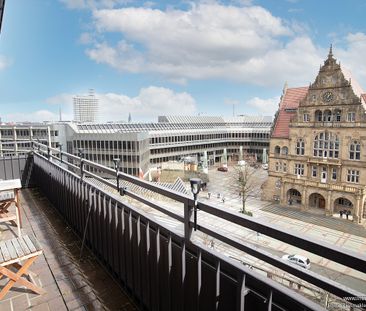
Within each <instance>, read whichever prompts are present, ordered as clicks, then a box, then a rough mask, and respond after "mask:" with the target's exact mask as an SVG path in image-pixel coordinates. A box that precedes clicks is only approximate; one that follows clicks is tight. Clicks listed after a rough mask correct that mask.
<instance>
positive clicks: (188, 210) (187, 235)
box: [184, 199, 192, 242]
mask: <svg viewBox="0 0 366 311" xmlns="http://www.w3.org/2000/svg"><path fill="white" fill-rule="evenodd" d="M189 202H190V200H188V199H187V200H186V201H185V202H184V239H185V240H186V242H189V241H190V240H191V236H192V228H191V226H190V221H191V217H192V206H191V205H190V204H189Z"/></svg>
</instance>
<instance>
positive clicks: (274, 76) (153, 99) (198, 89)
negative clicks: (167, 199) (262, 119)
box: [0, 0, 366, 122]
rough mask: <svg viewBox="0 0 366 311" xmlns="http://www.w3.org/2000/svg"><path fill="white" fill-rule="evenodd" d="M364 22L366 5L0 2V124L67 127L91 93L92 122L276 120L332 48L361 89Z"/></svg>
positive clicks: (365, 80)
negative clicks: (95, 114) (96, 113)
mask: <svg viewBox="0 0 366 311" xmlns="http://www.w3.org/2000/svg"><path fill="white" fill-rule="evenodd" d="M364 12H366V1H364V0H349V1H343V0H323V1H319V0H318V1H314V0H271V1H270V0H251V1H250V0H232V1H177V0H176V1H134V0H27V1H23V0H7V1H6V5H5V13H4V19H3V26H2V32H1V35H0V85H1V87H0V88H1V96H0V117H1V118H2V121H3V122H12V121H26V120H27V121H43V120H57V119H58V118H59V113H58V111H59V109H60V108H61V110H62V117H63V119H64V120H65V119H71V118H72V97H73V96H74V95H75V94H86V93H88V90H89V89H90V88H92V89H94V90H95V92H96V94H97V96H98V97H99V98H100V106H101V107H100V121H106V120H114V121H117V120H123V121H126V120H127V118H128V113H129V112H130V113H131V115H132V119H133V121H138V120H152V121H156V118H157V116H158V115H163V114H187V115H191V114H194V115H197V114H201V115H221V116H231V115H232V113H233V108H232V107H233V105H234V106H235V113H236V114H250V115H273V113H274V111H275V110H276V108H277V105H278V100H279V97H280V95H281V92H282V88H283V85H284V83H285V82H286V81H287V82H288V85H289V86H290V87H292V86H293V87H295V86H306V85H308V84H309V82H311V81H313V80H314V78H315V76H316V74H317V71H318V69H319V65H320V64H321V63H322V62H323V60H324V59H325V58H326V56H327V53H328V50H329V45H330V43H333V47H334V48H333V52H334V55H335V57H336V58H337V59H338V60H339V61H341V63H342V66H343V65H344V66H345V67H347V68H348V69H350V70H351V72H352V73H353V76H354V77H355V78H356V79H357V80H358V82H359V83H360V84H361V86H363V88H364V89H366V62H365V56H364V55H365V51H366V21H365V18H364Z"/></svg>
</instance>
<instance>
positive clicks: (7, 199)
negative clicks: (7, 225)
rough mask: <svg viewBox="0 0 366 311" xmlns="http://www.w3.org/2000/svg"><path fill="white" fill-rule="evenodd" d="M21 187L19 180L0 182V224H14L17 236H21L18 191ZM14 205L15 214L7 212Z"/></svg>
mask: <svg viewBox="0 0 366 311" xmlns="http://www.w3.org/2000/svg"><path fill="white" fill-rule="evenodd" d="M21 187H22V185H21V183H20V179H12V180H1V181H0V222H6V221H11V222H15V223H16V225H17V227H18V236H21V234H22V232H21V229H20V228H21V226H22V219H21V214H20V196H19V189H20V188H21ZM13 203H14V204H15V214H13V213H10V212H9V211H8V209H9V207H10V206H11V205H12V204H13Z"/></svg>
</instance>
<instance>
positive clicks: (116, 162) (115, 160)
mask: <svg viewBox="0 0 366 311" xmlns="http://www.w3.org/2000/svg"><path fill="white" fill-rule="evenodd" d="M113 162H114V169H115V171H116V182H117V191H119V162H120V159H119V158H114V159H113Z"/></svg>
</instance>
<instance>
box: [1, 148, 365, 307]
mask: <svg viewBox="0 0 366 311" xmlns="http://www.w3.org/2000/svg"><path fill="white" fill-rule="evenodd" d="M33 144H34V145H35V146H36V147H35V148H34V150H33V152H32V153H30V154H29V156H27V157H13V158H10V159H9V158H7V159H5V158H2V159H0V178H3V179H12V178H19V177H20V178H21V179H22V181H23V186H24V189H23V190H22V202H23V208H24V214H25V215H26V218H27V221H28V222H27V224H25V225H24V228H23V232H26V233H32V232H33V233H34V234H35V236H36V237H37V239H39V241H40V243H41V245H42V246H43V250H44V255H43V257H42V258H40V259H38V261H36V264H37V266H33V267H35V268H36V269H34V270H35V271H34V272H36V273H37V274H38V276H37V277H39V279H40V280H41V283H42V286H43V288H45V289H46V290H47V294H45V295H41V296H37V297H35V296H32V295H33V294H31V293H29V292H27V291H26V292H22V290H21V289H19V290H18V291H16V290H14V291H11V292H10V293H9V294H8V295H9V296H11V295H14V296H16V295H25V297H28V298H29V297H30V298H29V301H30V304H29V301H28V300H27V299H28V298H22V299H23V303H24V305H19V307H18V308H17V309H16V310H26V309H27V308H29V306H31V307H34V308H35V306H36V305H35V304H34V305H33V304H32V303H33V301H36V300H37V299H39V300H40V301H42V300H44V302H45V303H48V307H49V308H50V309H51V307H52V306H53V304H52V299H54V298H55V297H54V296H53V295H56V297H60V298H61V299H59V303H60V305H62V303H64V307H65V308H68V309H70V310H71V309H73V308H74V307H75V306H74V305H72V306H68V305H67V303H68V302H69V299H71V297H74V296H72V295H71V296H69V297H68V298H66V297H65V295H66V294H65V292H66V293H69V292H73V290H74V288H76V287H78V286H79V285H80V284H84V283H83V282H85V283H87V284H88V285H89V286H90V290H91V292H93V293H95V296H96V297H98V299H97V300H98V302H100V303H101V304H102V307H106V308H109V309H117V308H115V305H116V304H118V305H119V308H118V309H121V308H123V306H125V309H126V310H134V309H133V308H137V309H141V310H198V309H200V310H244V309H246V310H291V311H296V310H324V309H323V308H322V307H321V306H320V305H319V303H322V304H324V301H322V302H319V301H318V302H316V301H317V300H316V299H315V297H314V296H312V295H309V291H308V289H309V288H317V289H318V290H319V291H318V292H324V291H326V292H327V293H329V295H330V296H331V297H332V299H334V301H338V303H339V305H340V306H341V305H342V304H344V306H345V307H346V308H349V306H350V305H349V302H347V301H345V300H342V297H351V298H352V297H355V298H354V299H355V300H353V303H360V302H362V301H360V299H362V296H363V294H362V293H360V292H358V291H357V290H354V289H351V288H348V287H346V286H344V285H341V284H339V283H337V282H335V281H334V280H330V279H327V278H326V277H324V276H321V275H319V274H316V273H314V272H311V271H308V270H305V269H302V268H298V267H297V266H294V265H291V264H289V263H287V262H285V261H283V260H282V259H280V258H278V257H276V256H273V255H271V254H269V253H268V252H266V251H265V250H263V249H261V248H258V247H256V246H255V245H252V244H249V243H244V242H242V241H239V240H238V239H235V237H234V236H231V235H228V234H223V233H222V232H221V231H220V229H219V228H220V226H225V227H228V228H230V227H233V228H234V227H235V228H236V229H235V230H236V232H239V231H240V228H247V229H250V230H253V231H254V232H258V233H260V234H263V235H266V236H268V237H270V238H273V239H276V240H279V241H282V242H283V243H287V244H290V245H294V246H296V247H298V248H300V249H304V250H306V251H309V252H312V253H314V254H317V255H319V256H322V257H324V258H327V259H329V260H331V261H334V262H337V263H339V264H342V265H345V266H347V267H349V268H350V269H355V270H357V271H359V272H361V273H366V256H364V255H360V254H358V253H354V252H352V251H348V250H345V249H343V248H340V247H336V246H333V245H330V244H326V243H324V242H322V241H318V240H315V239H312V238H309V237H306V236H301V237H299V236H297V235H296V234H293V233H292V232H290V231H287V230H283V229H282V228H279V227H276V226H275V225H270V224H267V223H266V222H262V221H259V220H256V219H255V218H252V217H248V216H246V215H242V214H238V213H232V212H230V211H227V210H226V209H224V208H220V207H217V206H214V205H210V204H206V203H204V202H201V201H198V203H197V208H198V210H199V214H198V222H197V226H196V227H197V231H195V230H194V221H193V211H194V206H195V202H194V200H193V199H192V198H191V197H190V196H187V195H184V194H180V193H177V192H174V191H170V190H167V189H166V188H163V187H160V186H158V185H154V184H151V183H148V182H145V181H143V180H140V179H138V178H135V177H133V176H130V175H126V174H123V173H120V172H118V173H116V171H114V170H112V169H109V168H107V167H104V166H102V165H99V164H97V163H93V162H91V161H88V160H85V159H83V158H78V157H76V156H74V155H71V154H67V153H65V152H62V157H61V158H59V157H57V156H56V155H53V154H52V152H54V153H55V154H56V153H57V154H60V153H59V150H56V149H52V148H47V147H46V146H43V145H40V144H37V143H33ZM67 159H72V161H73V163H72V164H71V163H67V162H66V161H67ZM87 166H88V167H92V168H94V169H97V170H99V171H102V172H103V174H104V175H107V174H109V175H110V177H111V179H109V180H107V179H104V178H101V177H100V176H98V175H95V174H93V173H92V172H89V171H87V170H86V169H85V167H87ZM96 181H98V182H96ZM116 184H117V185H119V186H118V187H117V188H116ZM31 185H33V186H36V187H37V188H27V186H31ZM146 193H148V194H149V195H145V194H146ZM151 193H155V194H156V195H158V196H159V197H164V198H165V199H164V201H161V200H157V199H156V196H154V197H153V196H151ZM162 202H163V203H162ZM152 211H155V212H156V213H159V215H162V216H164V215H165V216H164V217H165V218H166V219H169V220H171V221H174V222H175V223H177V224H178V225H177V226H176V228H175V229H172V228H170V227H169V226H168V225H166V224H165V223H164V222H161V221H158V220H157V219H156V218H154V217H153V216H152V214H153V213H152ZM203 213H204V214H206V215H208V216H209V217H211V218H212V219H216V223H221V225H218V226H211V225H210V223H212V222H206V221H202V218H201V219H200V215H202V214H203ZM10 231H11V230H10V229H9V232H10ZM53 234H55V237H54V236H53ZM64 234H65V236H64ZM206 236H208V237H209V238H213V239H215V241H217V242H220V243H223V244H225V245H227V246H228V247H231V248H233V249H235V250H238V251H240V252H243V253H246V254H249V255H251V256H253V257H255V258H257V259H260V260H261V261H262V262H263V265H264V264H266V265H270V266H271V267H273V268H272V270H271V271H272V272H271V273H269V272H266V274H265V275H264V274H263V273H260V272H259V270H252V269H251V268H250V267H248V266H246V265H243V264H242V263H240V261H236V260H233V259H232V258H230V257H228V256H227V255H225V254H224V253H221V252H219V251H218V250H216V249H212V248H210V247H208V246H206V245H205V243H202V240H203V239H202V237H206ZM1 238H3V236H1ZM82 245H84V253H83V255H82V258H83V260H82V261H81V262H82V263H84V262H86V264H85V265H84V264H81V263H80V261H79V260H78V256H79V255H80V248H81V247H82ZM65 249H66V251H65V252H64V250H65ZM72 256H73V257H72ZM45 265H47V269H48V270H46V268H44V267H45ZM99 265H100V266H102V267H103V269H102V268H99V267H100V266H99ZM80 266H82V267H83V269H84V270H83V271H82V273H79V269H80ZM275 271H284V272H286V273H288V274H290V275H292V276H293V277H295V278H296V279H299V280H301V282H304V283H302V285H301V287H302V288H303V289H304V288H305V289H306V290H304V291H299V290H298V289H297V290H295V289H293V288H292V284H293V281H292V279H291V281H288V282H287V283H286V282H285V283H283V284H279V283H278V282H276V281H274V280H273V279H272V277H273V275H274V274H275ZM98 273H103V276H99V274H98ZM43 274H47V275H48V276H43ZM107 274H108V275H110V278H107V276H106V275H107ZM74 276H75V280H74V279H73V277H74ZM82 276H83V278H82ZM45 277H46V278H47V277H48V278H49V282H50V283H49V284H50V286H49V287H47V285H46V284H45V283H44V281H43V279H44V278H45ZM93 278H94V279H93ZM63 279H68V280H69V279H71V284H72V286H73V287H72V288H70V287H68V284H65V283H60V284H59V283H58V281H60V280H63ZM112 279H113V280H112ZM98 280H99V282H98ZM87 281H88V282H87ZM78 282H79V283H80V284H79V283H78ZM75 284H76V285H75ZM101 284H103V285H104V286H101ZM111 284H113V287H107V286H112V285H111ZM117 284H118V285H119V286H120V287H121V289H122V290H119V288H118V286H117ZM304 284H307V285H304ZM114 285H116V287H114ZM52 286H53V288H51V287H52ZM63 286H65V288H64V287H63ZM83 288H84V287H83ZM87 289H89V287H88V288H87ZM79 291H80V289H76V290H75V292H77V294H75V296H76V297H74V299H72V301H73V300H77V299H78V298H77V297H78V296H77V295H78V294H79ZM57 293H59V294H57ZM126 293H127V295H128V296H129V298H128V297H127V295H126ZM52 296H53V297H52ZM80 296H82V297H83V298H80V299H79V300H81V301H84V300H86V303H88V305H90V304H91V303H92V301H94V300H92V301H88V300H87V297H85V295H84V294H83V295H81V294H80ZM12 297H13V296H12ZM51 297H52V298H51ZM93 297H94V296H93ZM360 297H361V298H360ZM5 298H7V297H5ZM24 299H25V300H24ZM79 300H77V301H79ZM24 301H26V302H24ZM131 301H133V302H134V303H135V305H136V307H134V304H133V303H132V302H131ZM0 303H3V302H0ZM26 303H28V304H27V305H26ZM75 303H77V302H75ZM0 306H1V305H0ZM77 307H80V306H76V307H75V308H77ZM57 310H59V309H57ZM88 310H89V309H88Z"/></svg>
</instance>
